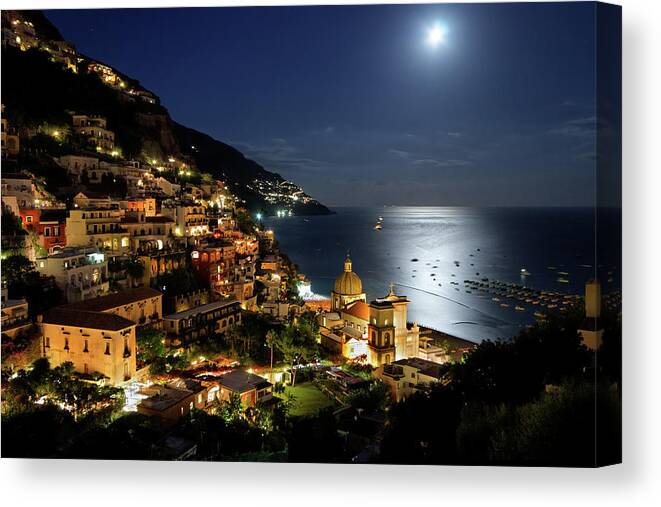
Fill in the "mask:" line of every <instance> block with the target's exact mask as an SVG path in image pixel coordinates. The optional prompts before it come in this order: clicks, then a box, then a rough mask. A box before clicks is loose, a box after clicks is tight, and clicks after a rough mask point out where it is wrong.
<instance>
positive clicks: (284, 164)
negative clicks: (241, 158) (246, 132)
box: [233, 137, 325, 173]
mask: <svg viewBox="0 0 661 507" xmlns="http://www.w3.org/2000/svg"><path fill="white" fill-rule="evenodd" d="M233 144H234V145H235V146H237V147H238V148H240V149H241V150H242V151H244V152H245V154H246V156H248V157H249V158H252V159H254V160H256V161H257V162H259V163H260V164H262V165H263V166H264V167H265V168H266V169H267V170H275V171H287V172H290V173H291V172H306V171H316V170H321V169H323V168H324V167H325V162H323V161H321V160H315V159H313V158H310V157H305V156H303V155H301V154H300V152H299V150H298V149H297V148H296V147H294V146H292V145H291V144H290V143H289V142H288V141H287V140H286V139H284V138H282V137H274V138H272V139H271V141H270V143H267V144H263V145H257V144H252V143H247V142H235V143H233Z"/></svg>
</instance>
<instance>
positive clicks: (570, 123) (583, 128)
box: [549, 116, 597, 137]
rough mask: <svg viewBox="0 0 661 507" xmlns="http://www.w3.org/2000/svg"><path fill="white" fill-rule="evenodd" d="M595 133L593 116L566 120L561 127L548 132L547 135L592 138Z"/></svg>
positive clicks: (595, 121)
mask: <svg viewBox="0 0 661 507" xmlns="http://www.w3.org/2000/svg"><path fill="white" fill-rule="evenodd" d="M596 131H597V118H596V117H595V116H587V117H584V118H576V119H573V120H567V121H566V122H564V123H562V124H561V125H559V126H557V127H555V128H552V129H551V130H549V133H550V134H555V135H561V136H568V137H587V136H594V135H595V134H596Z"/></svg>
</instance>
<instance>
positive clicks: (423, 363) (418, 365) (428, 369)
mask: <svg viewBox="0 0 661 507" xmlns="http://www.w3.org/2000/svg"><path fill="white" fill-rule="evenodd" d="M392 364H394V365H398V366H409V367H411V368H415V369H416V370H418V372H420V373H422V374H423V375H427V376H428V377H434V378H440V377H441V367H442V365H440V364H438V363H435V362H433V361H428V360H427V359H421V358H419V357H409V358H407V359H400V360H398V361H394V362H393V363H392Z"/></svg>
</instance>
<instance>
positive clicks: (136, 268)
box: [125, 255, 145, 287]
mask: <svg viewBox="0 0 661 507" xmlns="http://www.w3.org/2000/svg"><path fill="white" fill-rule="evenodd" d="M125 268H126V274H127V275H128V277H129V279H130V280H131V286H132V287H136V286H137V284H136V282H138V281H139V280H140V279H141V278H142V277H143V276H144V274H145V265H144V264H143V263H142V261H141V260H140V258H139V257H138V256H137V255H132V256H131V257H129V259H128V260H127V261H126V264H125Z"/></svg>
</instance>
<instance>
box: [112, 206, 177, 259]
mask: <svg viewBox="0 0 661 507" xmlns="http://www.w3.org/2000/svg"><path fill="white" fill-rule="evenodd" d="M120 223H121V225H122V228H123V229H126V232H127V234H128V236H129V241H130V247H131V251H132V252H144V251H149V250H163V249H164V248H170V247H171V246H173V243H174V241H175V240H174V238H173V237H172V231H173V229H174V220H172V218H170V217H164V216H160V215H159V216H146V214H145V212H144V211H130V212H127V213H126V215H125V216H124V217H123V218H122V219H121V222H120Z"/></svg>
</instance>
